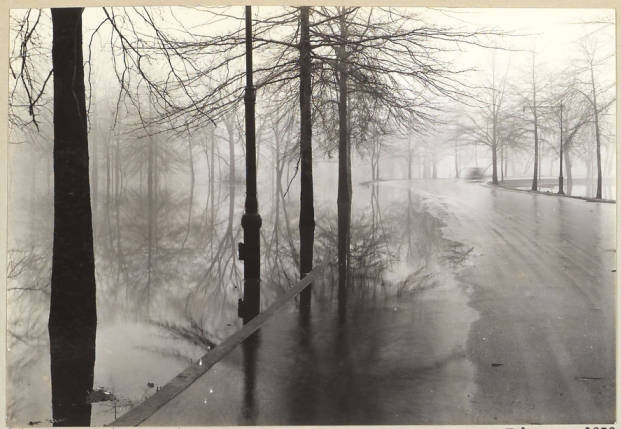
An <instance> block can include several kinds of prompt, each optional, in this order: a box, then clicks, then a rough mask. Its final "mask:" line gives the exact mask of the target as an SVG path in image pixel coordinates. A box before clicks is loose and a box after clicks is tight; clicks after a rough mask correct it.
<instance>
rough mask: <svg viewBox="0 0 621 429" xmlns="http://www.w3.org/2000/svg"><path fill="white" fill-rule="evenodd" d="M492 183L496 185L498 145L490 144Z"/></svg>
mask: <svg viewBox="0 0 621 429" xmlns="http://www.w3.org/2000/svg"><path fill="white" fill-rule="evenodd" d="M492 183H493V184H494V185H497V184H498V144H497V143H496V141H494V142H493V143H492Z"/></svg>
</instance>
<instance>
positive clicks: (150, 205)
mask: <svg viewBox="0 0 621 429" xmlns="http://www.w3.org/2000/svg"><path fill="white" fill-rule="evenodd" d="M148 139H149V148H148V158H147V285H146V294H147V298H146V301H145V305H146V310H145V311H146V315H147V318H148V317H149V311H150V307H151V274H152V273H151V271H152V267H153V235H154V231H153V230H154V228H153V224H154V218H155V216H154V210H155V202H154V193H155V192H154V188H155V183H154V182H155V177H154V176H155V172H154V170H155V168H154V165H153V164H154V163H155V153H154V152H155V149H154V147H153V146H154V145H155V142H154V141H153V137H152V136H149V137H148Z"/></svg>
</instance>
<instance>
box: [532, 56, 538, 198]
mask: <svg viewBox="0 0 621 429" xmlns="http://www.w3.org/2000/svg"><path fill="white" fill-rule="evenodd" d="M533 118H534V131H535V156H534V158H533V159H534V162H533V163H534V166H533V185H532V186H531V189H532V190H533V191H536V190H537V189H538V186H537V178H538V177H539V175H538V163H539V135H538V131H537V85H536V84H535V54H534V53H533Z"/></svg>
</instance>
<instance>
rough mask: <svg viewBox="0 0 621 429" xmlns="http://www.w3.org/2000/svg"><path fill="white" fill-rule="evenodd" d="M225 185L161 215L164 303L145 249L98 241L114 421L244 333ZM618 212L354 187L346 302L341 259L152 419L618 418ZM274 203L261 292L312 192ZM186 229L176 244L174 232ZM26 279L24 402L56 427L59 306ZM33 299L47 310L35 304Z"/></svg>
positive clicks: (469, 193) (427, 184)
mask: <svg viewBox="0 0 621 429" xmlns="http://www.w3.org/2000/svg"><path fill="white" fill-rule="evenodd" d="M229 194H230V193H229ZM240 194H243V189H242V188H241V187H239V189H238V191H237V195H238V196H237V197H233V198H230V199H231V200H235V201H237V200H239V199H240V197H239V195H240ZM316 194H317V230H316V242H315V253H316V260H317V262H318V263H322V262H326V263H330V262H334V261H335V260H336V251H335V248H336V234H335V232H336V217H335V209H334V207H333V206H334V205H335V204H334V200H333V199H332V197H331V196H328V195H327V194H326V195H322V193H321V192H318V191H317V192H316ZM227 198H229V197H220V199H216V200H217V201H219V205H217V206H216V207H214V204H213V203H212V206H211V209H210V206H209V198H208V199H207V201H206V202H202V203H200V204H197V205H199V206H200V205H203V204H204V205H205V206H204V207H205V210H204V212H203V213H201V214H200V215H195V217H196V218H197V219H199V220H197V221H196V222H199V224H197V226H196V228H194V229H188V230H187V231H186V230H185V228H183V227H181V226H175V225H172V224H170V225H168V224H164V225H162V226H160V231H161V237H162V239H161V241H160V243H159V245H158V246H159V247H158V248H159V254H160V255H162V256H161V259H160V261H161V263H160V264H159V265H158V266H157V267H158V269H157V270H156V271H155V270H154V273H155V274H157V276H155V274H154V278H156V279H157V282H154V285H151V287H153V289H154V290H155V288H157V291H158V294H157V295H155V297H154V298H153V302H152V303H150V306H149V308H150V309H151V310H150V312H149V313H148V315H145V314H143V313H141V315H140V316H137V315H136V312H135V311H133V310H134V309H135V308H137V305H138V304H137V303H140V302H141V301H140V296H141V295H139V294H137V292H136V291H135V290H133V289H132V278H131V276H132V275H135V276H136V278H139V276H138V275H136V274H133V273H134V272H135V271H136V270H135V269H134V270H132V261H133V263H134V264H135V266H140V264H139V262H140V260H139V259H140V257H141V256H140V255H142V253H141V252H140V249H139V247H135V248H134V249H136V250H134V253H132V252H131V251H130V248H131V247H130V246H129V244H127V245H126V247H125V252H121V253H123V259H122V260H120V259H121V258H119V255H118V252H117V253H115V252H114V249H115V248H116V249H117V250H118V246H116V245H115V242H112V243H111V244H106V243H107V242H108V240H107V239H101V240H99V245H98V249H99V251H98V253H97V254H98V257H99V260H98V261H97V263H98V270H99V277H98V281H99V284H100V290H103V291H102V292H101V293H102V297H101V299H100V300H99V302H98V303H99V304H100V308H101V309H102V310H101V311H100V324H99V330H98V334H97V361H96V374H95V385H96V386H95V387H101V388H102V391H105V392H110V396H109V397H108V400H106V401H101V402H97V403H96V404H95V405H94V413H93V422H92V423H93V424H107V423H110V422H111V421H113V420H114V419H115V418H116V417H118V416H120V415H121V414H123V413H124V412H125V411H127V410H128V409H129V408H130V407H132V406H134V405H136V404H137V403H139V402H140V401H141V400H143V399H144V398H145V397H147V396H149V395H151V394H153V393H154V392H155V391H156V390H157V389H158V387H159V386H162V385H163V384H165V383H166V382H167V381H168V380H169V379H170V378H172V377H173V376H174V375H175V374H176V373H178V372H179V371H181V370H182V369H183V368H184V367H185V366H187V365H189V364H190V363H191V362H192V361H193V360H194V359H197V358H198V357H199V356H201V355H202V354H203V353H205V352H206V351H207V350H208V348H209V347H210V346H211V344H212V343H218V342H220V341H222V340H223V339H224V338H226V337H227V336H228V335H230V333H232V332H234V331H235V330H236V329H237V328H239V326H240V324H239V320H238V319H237V314H236V302H237V298H238V297H239V295H240V292H239V287H240V281H241V280H240V279H241V277H240V273H239V265H238V263H237V262H235V261H234V255H235V243H236V241H240V236H239V233H240V231H239V227H238V224H239V222H238V221H239V218H240V213H239V207H241V204H238V203H237V202H236V203H235V207H233V204H232V203H231V204H228V201H227ZM276 201H278V202H279V204H275V202H276ZM615 207H616V206H615V205H614V204H603V203H588V202H585V201H581V200H575V199H568V198H559V197H553V196H546V195H537V194H531V193H526V192H517V191H516V192H512V191H508V190H504V189H497V188H494V187H491V186H486V185H482V184H476V183H465V182H459V181H454V180H428V181H423V180H413V181H386V182H381V183H379V184H370V185H367V186H356V187H355V189H354V207H353V215H352V239H351V244H352V255H351V258H352V273H351V282H350V285H349V288H348V294H347V305H346V306H345V307H344V309H343V307H342V306H341V307H339V306H338V297H337V284H338V280H337V275H336V270H334V269H332V268H328V269H327V270H326V271H325V274H324V276H323V279H322V280H321V281H320V282H318V283H317V284H315V285H314V286H313V305H312V313H311V317H310V320H309V321H307V322H304V323H302V322H300V319H299V317H298V312H297V308H296V305H295V303H291V305H289V306H288V307H287V308H286V309H284V311H281V312H279V313H278V314H277V316H275V317H274V319H272V320H271V321H270V322H268V324H267V325H266V326H264V327H263V328H262V329H261V330H260V331H259V332H258V334H257V336H256V337H253V339H252V341H250V342H248V343H247V344H246V345H242V346H240V347H238V348H237V349H236V350H235V351H234V352H232V353H231V355H229V356H228V357H226V358H225V359H224V360H223V361H221V362H220V363H219V364H217V365H216V366H214V367H213V368H212V370H210V371H209V372H208V373H206V374H205V375H204V376H203V377H202V378H201V379H199V380H198V381H197V382H196V383H194V384H193V385H192V386H191V387H190V388H189V389H188V390H186V391H185V392H183V393H182V394H181V395H179V396H178V397H177V398H175V399H174V400H173V401H171V402H170V403H169V404H168V405H166V406H165V407H164V408H162V409H161V410H160V411H158V412H156V413H155V414H154V415H153V416H151V418H150V419H148V420H147V421H146V422H145V424H147V425H232V424H303V423H307V424H408V423H410V424H420V423H437V424H442V423H451V424H469V423H477V424H484V423H508V424H509V423H516V422H519V423H569V422H571V423H581V422H584V423H610V422H613V421H614V420H615V418H614V410H615V347H614V344H615V330H614V327H615V325H614V320H615V317H614V314H615V313H614V311H615V300H616V297H615V289H614V278H615V273H614V271H615V269H616V266H615V259H616V256H615V255H616V254H615ZM125 209H126V212H127V213H126V216H127V219H131V218H132V217H131V212H130V209H131V207H130V205H129V203H128V204H127V205H126V206H125ZM171 210H172V209H171ZM201 210H202V209H201ZM210 210H211V212H210ZM262 210H263V216H264V226H263V242H264V244H263V251H264V257H263V260H264V267H263V271H262V272H263V279H264V281H263V287H264V293H263V299H264V306H265V305H267V304H268V303H269V302H272V301H273V300H274V299H276V298H277V297H278V296H279V295H280V294H282V291H283V290H284V289H285V288H286V287H288V286H290V285H291V284H292V283H293V282H294V281H295V278H296V274H295V260H296V257H295V249H296V248H297V242H296V238H295V237H296V230H297V207H296V200H295V198H289V199H287V198H282V199H278V198H275V199H274V200H273V203H272V204H270V205H267V204H264V205H263V206H262ZM196 211H197V213H198V209H196ZM121 217H122V216H121ZM172 218H174V217H173V216H167V217H166V219H172ZM178 218H179V221H178V222H179V224H180V225H183V222H184V221H185V216H183V214H180V215H179V216H178ZM229 219H232V222H231V223H230V224H229V223H228V221H229ZM128 222H129V220H128ZM188 225H190V223H188ZM209 225H211V227H212V229H206V228H207V226H209ZM276 225H277V227H275V226H276ZM201 228H202V229H201ZM127 230H128V231H131V227H130V226H128V227H127ZM177 230H179V231H177ZM175 231H177V235H174V233H175ZM205 231H208V232H209V231H211V233H205ZM186 232H189V237H190V238H189V239H187V238H186V240H187V244H186V245H184V246H183V249H179V248H178V246H179V244H178V243H179V242H180V240H178V239H176V238H173V237H181V238H183V237H184V236H186ZM167 234H168V235H167ZM167 236H168V237H170V238H168V239H167V238H166V237H167ZM167 240H168V241H167ZM119 241H120V240H119ZM97 243H98V242H97V241H96V246H97ZM184 243H185V242H184ZM175 246H177V247H175ZM106 247H108V249H107V250H106ZM45 258H46V256H45V255H39V259H37V260H38V261H39V263H40V264H42V265H43V264H44V261H45ZM33 263H34V262H33ZM124 267H125V268H124ZM41 271H42V272H43V273H45V268H41ZM31 277H32V276H30V277H27V276H26V275H25V274H24V275H23V276H22V277H21V279H20V277H19V276H17V277H16V279H15V280H13V287H26V286H27V285H29V284H32V282H33V281H34V280H33V279H32V278H31ZM43 278H44V276H43ZM136 288H137V286H136ZM17 292H18V291H17V290H16V291H15V292H14V293H15V294H17ZM19 293H20V295H13V296H12V297H11V295H10V296H9V300H11V299H13V302H14V306H15V307H14V308H16V309H15V310H14V311H13V316H14V318H15V320H17V321H18V322H19V324H17V325H16V326H17V327H16V329H15V331H16V333H19V332H20V330H19V329H18V327H19V326H23V325H25V324H31V325H32V327H38V329H39V331H36V330H31V331H33V332H39V336H38V337H36V338H34V339H33V338H25V339H24V338H22V341H17V340H15V341H13V342H12V343H11V342H9V344H10V345H11V344H13V351H10V352H9V401H8V402H9V405H10V406H11V407H10V409H9V410H10V413H9V416H10V418H11V421H12V422H13V424H28V423H29V422H39V423H41V424H49V420H46V419H49V415H50V414H51V406H50V397H49V395H50V393H49V392H50V391H49V381H48V380H49V379H48V378H46V377H49V355H48V354H47V353H49V352H48V351H47V350H46V347H47V345H46V341H47V337H46V332H45V329H44V327H43V329H41V323H42V322H41V321H43V322H45V317H46V310H47V308H46V301H45V299H44V298H42V299H36V298H33V297H32V292H30V293H31V294H30V295H29V294H28V293H29V292H28V291H25V290H22V291H19ZM40 294H41V293H40ZM43 295H44V294H43ZM9 305H11V301H9ZM20 306H23V308H36V309H37V311H34V312H32V315H31V316H30V319H29V320H24V319H23V318H22V319H20V318H18V317H17V316H15V314H16V312H17V311H18V310H17V309H18V308H19V307H20ZM339 309H340V310H339ZM10 313H11V311H10ZM37 315H38V316H37ZM33 318H34V320H32V319H33Z"/></svg>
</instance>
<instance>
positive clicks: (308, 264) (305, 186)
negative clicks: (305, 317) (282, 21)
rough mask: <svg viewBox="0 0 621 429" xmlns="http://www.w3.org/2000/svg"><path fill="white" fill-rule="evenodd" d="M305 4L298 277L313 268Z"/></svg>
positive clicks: (304, 298) (305, 13) (304, 11)
mask: <svg viewBox="0 0 621 429" xmlns="http://www.w3.org/2000/svg"><path fill="white" fill-rule="evenodd" d="M309 9H310V8H309V7H307V6H305V7H302V8H300V168H301V170H300V221H299V222H300V223H299V229H300V278H303V277H305V276H306V274H308V273H309V272H310V271H311V270H312V269H313V244H314V240H315V208H314V204H313V146H312V138H313V128H312V122H311V95H312V88H311V45H310V33H309ZM310 293H311V288H310V286H309V287H307V288H306V289H304V290H303V291H302V293H301V294H300V305H302V306H303V307H308V305H310V298H311V295H310Z"/></svg>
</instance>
